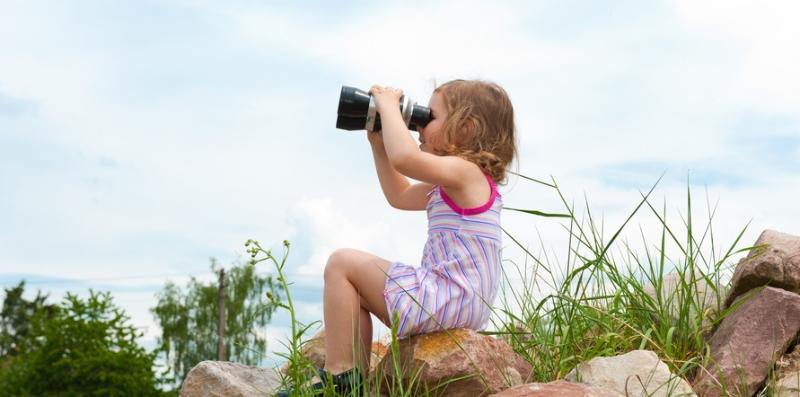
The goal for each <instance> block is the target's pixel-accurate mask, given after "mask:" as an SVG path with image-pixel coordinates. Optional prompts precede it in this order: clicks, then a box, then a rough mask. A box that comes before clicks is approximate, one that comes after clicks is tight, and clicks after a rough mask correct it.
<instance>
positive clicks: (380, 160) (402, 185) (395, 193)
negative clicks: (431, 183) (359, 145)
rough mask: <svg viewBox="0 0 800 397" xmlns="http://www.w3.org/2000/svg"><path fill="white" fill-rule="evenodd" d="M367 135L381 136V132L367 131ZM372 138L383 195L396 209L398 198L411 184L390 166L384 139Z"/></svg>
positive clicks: (370, 141)
mask: <svg viewBox="0 0 800 397" xmlns="http://www.w3.org/2000/svg"><path fill="white" fill-rule="evenodd" d="M367 134H381V132H370V131H367ZM370 137H371V139H370V140H369V143H370V146H372V156H373V157H374V158H375V170H376V171H377V172H378V180H380V182H381V189H382V190H383V195H384V196H386V201H388V202H389V205H391V206H392V207H395V205H396V203H397V198H398V197H400V195H401V194H402V193H403V192H404V191H405V190H406V189H408V187H409V185H410V183H409V182H408V178H406V177H405V176H403V174H401V173H399V172H397V171H396V170H395V169H394V168H393V167H392V165H391V164H389V157H388V156H387V155H386V149H385V148H384V146H383V139H381V138H377V137H374V136H370ZM373 137H374V139H373Z"/></svg>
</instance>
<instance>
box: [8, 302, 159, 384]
mask: <svg viewBox="0 0 800 397" xmlns="http://www.w3.org/2000/svg"><path fill="white" fill-rule="evenodd" d="M128 321H129V317H128V316H127V315H125V313H124V312H123V311H122V310H121V309H119V308H118V307H116V306H115V305H114V303H113V302H112V297H111V294H110V293H109V292H105V293H97V292H94V291H91V290H90V291H89V297H88V298H87V299H86V300H83V299H81V298H79V297H78V296H76V295H74V294H71V293H67V295H66V297H65V298H64V301H63V302H62V303H61V305H60V306H55V307H54V308H53V310H52V311H51V312H50V313H48V310H38V311H36V313H35V314H34V315H33V318H32V321H31V328H30V332H29V333H28V334H27V335H26V336H25V337H24V338H23V339H21V340H20V344H19V353H18V354H17V355H16V356H15V357H9V358H8V359H7V361H6V363H4V365H3V367H2V368H0V395H6V396H26V395H34V396H55V395H86V396H122V395H125V396H129V395H136V396H154V395H161V391H159V390H158V388H157V380H156V378H155V375H154V373H153V370H152V368H153V362H154V358H155V355H154V354H152V353H147V352H145V350H144V349H143V348H142V347H140V346H139V345H138V344H137V343H136V339H137V338H138V337H140V336H141V335H140V334H139V333H138V332H137V331H136V329H135V328H134V327H133V326H132V325H130V324H129V323H128Z"/></svg>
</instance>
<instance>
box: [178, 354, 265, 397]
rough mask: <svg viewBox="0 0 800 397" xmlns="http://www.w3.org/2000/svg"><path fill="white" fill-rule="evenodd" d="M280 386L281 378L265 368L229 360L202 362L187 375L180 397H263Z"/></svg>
mask: <svg viewBox="0 0 800 397" xmlns="http://www.w3.org/2000/svg"><path fill="white" fill-rule="evenodd" d="M280 384H281V379H280V375H278V373H277V372H276V371H275V370H273V369H268V368H257V367H251V366H247V365H242V364H238V363H232V362H228V361H202V362H200V363H199V364H197V365H195V366H194V368H192V370H191V371H189V373H188V374H187V375H186V379H184V381H183V385H181V393H180V395H181V397H212V396H213V397H217V396H230V397H263V396H270V395H272V393H274V392H275V390H277V389H278V387H279V386H280Z"/></svg>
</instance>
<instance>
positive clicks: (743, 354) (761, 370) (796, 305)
mask: <svg viewBox="0 0 800 397" xmlns="http://www.w3.org/2000/svg"><path fill="white" fill-rule="evenodd" d="M798 331H800V295H798V294H795V293H792V292H789V291H786V290H783V289H779V288H772V287H764V288H763V289H762V290H760V291H758V293H757V294H755V295H754V296H752V298H751V299H748V300H747V301H744V302H742V305H741V306H739V307H738V308H737V309H736V310H735V311H734V312H732V313H731V314H729V315H728V316H727V317H726V318H725V319H724V320H722V323H721V324H720V326H719V328H718V329H717V330H716V331H715V332H714V334H713V335H712V336H711V339H709V347H710V350H711V357H712V363H711V364H710V367H709V368H706V369H705V370H703V369H701V370H700V372H699V373H698V376H697V378H696V379H695V382H694V389H695V391H697V393H699V394H701V395H703V396H704V397H716V396H720V395H721V394H722V390H720V385H723V386H724V387H725V388H726V390H727V391H728V393H732V394H734V395H747V396H752V395H753V393H755V392H756V391H757V389H758V387H759V386H760V385H761V384H762V383H764V381H765V380H766V378H767V375H768V374H769V371H770V368H772V366H773V364H774V363H775V361H776V360H777V358H778V357H780V356H781V355H782V354H783V353H784V352H785V351H786V350H787V349H788V348H789V346H790V344H791V343H792V340H793V339H794V337H795V335H797V333H798Z"/></svg>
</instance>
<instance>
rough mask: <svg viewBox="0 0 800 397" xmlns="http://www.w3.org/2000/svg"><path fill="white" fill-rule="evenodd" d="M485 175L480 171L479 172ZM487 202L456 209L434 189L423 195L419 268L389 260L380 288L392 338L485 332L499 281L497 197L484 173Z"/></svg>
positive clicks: (445, 197)
mask: <svg viewBox="0 0 800 397" xmlns="http://www.w3.org/2000/svg"><path fill="white" fill-rule="evenodd" d="M484 174H485V173H484ZM486 179H487V181H488V182H489V185H490V186H491V195H490V197H489V200H488V201H487V202H486V204H484V205H482V206H480V207H475V208H461V207H459V206H458V205H457V204H456V203H455V202H454V201H453V200H452V199H451V198H450V197H449V196H448V195H447V192H445V191H444V190H442V188H441V186H439V185H436V186H434V188H433V189H431V191H430V192H429V193H428V205H427V212H428V240H427V242H426V243H425V248H424V249H423V252H422V264H421V266H419V267H415V266H411V265H407V264H405V263H402V262H397V261H395V262H392V263H391V264H390V266H389V270H388V272H387V278H386V284H385V286H384V290H383V296H384V300H385V301H386V307H387V312H388V314H389V321H390V322H391V323H392V325H394V317H393V314H394V313H397V316H398V321H397V323H398V324H397V335H398V338H405V337H408V336H411V335H416V334H422V333H427V332H433V331H438V330H443V329H451V328H471V329H474V330H483V329H485V327H486V325H487V323H488V322H489V315H490V314H491V311H490V309H489V307H490V306H489V305H491V304H492V303H493V302H494V298H495V296H496V295H497V289H498V286H499V282H500V249H501V240H502V235H501V229H500V209H501V208H502V205H503V203H502V198H501V196H500V193H499V192H498V191H497V186H496V185H495V183H494V181H493V180H492V179H491V177H489V175H488V174H486Z"/></svg>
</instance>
